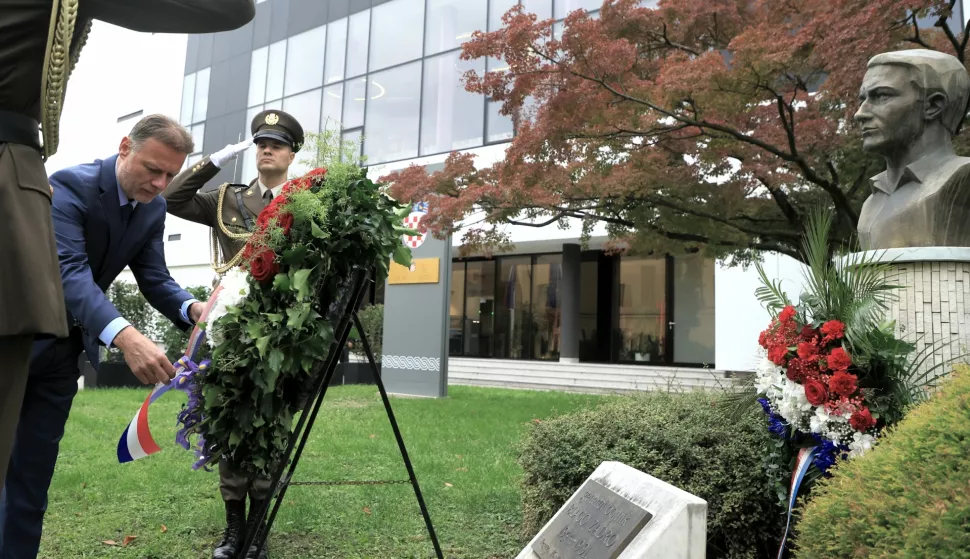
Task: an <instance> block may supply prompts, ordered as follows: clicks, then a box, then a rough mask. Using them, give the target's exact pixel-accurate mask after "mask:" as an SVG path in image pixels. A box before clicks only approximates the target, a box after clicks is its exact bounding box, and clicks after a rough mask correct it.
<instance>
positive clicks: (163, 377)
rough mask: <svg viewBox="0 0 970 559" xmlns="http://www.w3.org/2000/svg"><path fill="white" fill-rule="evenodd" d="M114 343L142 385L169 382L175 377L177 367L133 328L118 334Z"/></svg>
mask: <svg viewBox="0 0 970 559" xmlns="http://www.w3.org/2000/svg"><path fill="white" fill-rule="evenodd" d="M113 343H114V345H115V346H117V347H118V348H119V349H121V351H122V353H124V355H125V361H126V362H127V363H128V366H129V367H130V368H131V372H132V373H134V374H135V376H136V377H138V380H140V381H141V382H142V384H155V383H157V382H168V381H169V380H171V379H172V377H174V376H175V367H173V366H172V363H171V362H169V360H168V357H166V356H165V353H163V352H162V350H160V349H158V346H156V345H155V342H153V341H151V340H149V339H148V338H146V337H145V336H144V335H143V334H142V333H141V332H139V331H138V330H135V328H134V327H133V326H128V327H126V328H125V329H124V330H122V331H121V332H118V335H117V336H115V339H114V342H113Z"/></svg>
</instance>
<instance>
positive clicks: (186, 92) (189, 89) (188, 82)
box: [179, 73, 195, 126]
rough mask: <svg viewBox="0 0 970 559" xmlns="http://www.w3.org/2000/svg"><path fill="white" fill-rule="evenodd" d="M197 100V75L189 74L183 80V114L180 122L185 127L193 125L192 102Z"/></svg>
mask: <svg viewBox="0 0 970 559" xmlns="http://www.w3.org/2000/svg"><path fill="white" fill-rule="evenodd" d="M194 99H195V74H194V73H193V74H189V75H187V76H185V78H184V79H183V80H182V114H181V115H180V117H179V122H180V123H181V124H182V125H183V126H184V125H187V124H192V101H193V100H194Z"/></svg>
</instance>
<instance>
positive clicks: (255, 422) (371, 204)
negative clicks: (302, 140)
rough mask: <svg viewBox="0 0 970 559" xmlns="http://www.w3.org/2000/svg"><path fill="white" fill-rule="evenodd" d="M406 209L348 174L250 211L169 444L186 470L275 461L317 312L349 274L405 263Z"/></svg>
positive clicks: (322, 320)
mask: <svg viewBox="0 0 970 559" xmlns="http://www.w3.org/2000/svg"><path fill="white" fill-rule="evenodd" d="M409 210H410V208H409V207H408V206H405V205H401V204H399V203H397V202H395V201H394V200H392V199H390V198H388V197H387V196H386V195H385V194H384V192H383V190H382V189H381V187H380V186H379V185H376V184H374V183H373V182H371V181H370V180H369V179H367V178H366V176H365V174H364V172H363V171H361V170H360V169H359V168H357V167H355V166H354V165H352V164H339V163H338V164H335V165H331V166H329V170H328V169H323V168H318V169H314V170H313V171H310V172H309V173H307V174H306V175H304V176H302V177H299V178H296V179H293V180H291V181H289V182H288V183H287V184H286V185H285V186H284V187H283V189H282V191H281V193H280V195H278V196H276V197H275V198H274V199H273V201H272V202H271V203H270V204H269V205H268V206H267V207H266V208H265V209H264V210H263V211H262V212H261V213H260V215H259V216H258V218H257V221H256V228H255V231H254V232H253V235H252V237H251V238H250V239H249V241H248V242H247V244H246V246H245V248H244V249H243V258H242V263H241V267H240V268H236V269H233V270H230V271H229V272H227V273H226V274H225V275H224V277H223V278H222V280H221V282H220V289H219V290H218V299H217V300H216V301H215V302H214V304H213V305H212V308H211V310H210V312H209V314H208V316H207V317H206V323H205V324H200V326H201V327H202V328H203V329H204V330H205V332H206V336H207V340H208V347H207V348H206V349H209V350H210V351H211V357H210V359H209V367H208V368H207V369H206V370H205V371H204V372H202V373H200V374H197V375H195V376H194V377H193V384H194V386H193V389H192V392H191V393H190V398H189V402H188V405H187V406H186V408H185V409H184V410H183V412H182V413H181V414H180V415H179V423H180V424H181V430H180V432H179V442H180V444H182V446H184V447H186V448H189V446H190V445H189V441H190V440H194V441H195V442H194V446H195V450H196V453H197V458H198V460H197V462H196V464H195V466H194V467H195V468H199V467H208V466H209V465H211V464H213V463H215V462H216V461H217V460H219V459H221V458H222V457H223V456H228V457H229V458H230V459H231V460H232V461H233V462H234V463H235V465H236V466H237V467H238V468H240V469H242V470H244V471H246V472H248V473H250V474H256V473H264V474H265V473H269V472H270V471H271V470H272V468H273V467H274V465H275V464H278V463H279V461H280V460H282V459H284V458H285V451H286V445H287V442H288V438H289V434H290V432H291V424H292V420H293V416H294V415H295V414H296V413H297V411H298V410H299V405H300V402H301V400H302V399H304V398H305V397H306V396H307V394H308V390H309V388H310V386H311V385H312V382H313V380H315V379H314V378H313V376H312V373H313V371H314V366H315V365H316V364H317V363H319V362H320V361H322V360H324V359H326V357H327V355H328V353H329V351H330V349H331V345H332V343H333V341H334V329H333V326H334V325H332V324H330V322H329V321H328V320H327V317H328V309H329V308H330V306H331V304H332V303H333V302H335V301H338V300H339V299H340V297H341V295H342V294H343V293H344V291H345V290H346V282H347V280H348V278H350V277H352V276H353V273H354V271H355V270H358V269H361V268H363V269H377V270H378V271H381V272H383V273H384V274H386V272H387V268H388V266H389V264H390V260H391V258H392V257H393V259H394V260H395V261H396V262H398V263H399V264H402V265H405V266H407V265H409V264H410V250H409V249H408V248H407V247H406V246H404V244H403V243H402V241H401V236H402V235H405V234H415V232H414V231H411V230H409V229H406V228H404V227H403V220H404V218H405V217H406V216H407V214H408V212H409Z"/></svg>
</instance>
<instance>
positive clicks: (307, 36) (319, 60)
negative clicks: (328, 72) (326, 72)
mask: <svg viewBox="0 0 970 559" xmlns="http://www.w3.org/2000/svg"><path fill="white" fill-rule="evenodd" d="M326 46H327V26H325V25H323V26H320V27H317V28H316V29H311V30H309V31H306V32H304V33H300V34H299V35H294V36H292V37H290V38H289V39H287V47H286V50H287V51H288V52H289V56H287V57H286V76H285V78H284V82H283V83H284V94H285V95H293V94H294V93H300V92H303V91H307V90H309V89H313V88H315V87H320V86H321V85H323V55H324V52H326ZM284 110H285V109H284Z"/></svg>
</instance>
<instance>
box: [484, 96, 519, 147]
mask: <svg viewBox="0 0 970 559" xmlns="http://www.w3.org/2000/svg"><path fill="white" fill-rule="evenodd" d="M501 110H502V103H500V102H498V101H489V102H488V107H487V111H488V112H487V113H486V115H485V116H486V121H485V124H486V128H487V130H486V132H487V134H488V135H487V136H486V138H487V139H488V143H493V142H503V141H505V140H510V139H512V136H514V135H515V127H514V126H513V125H512V117H510V116H505V115H503V114H502V113H501V112H500V111H501Z"/></svg>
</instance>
